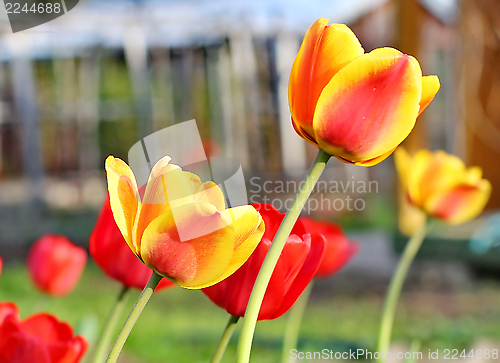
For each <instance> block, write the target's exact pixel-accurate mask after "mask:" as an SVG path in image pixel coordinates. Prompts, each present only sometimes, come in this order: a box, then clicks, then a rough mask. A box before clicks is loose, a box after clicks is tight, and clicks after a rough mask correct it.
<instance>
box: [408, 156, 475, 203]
mask: <svg viewBox="0 0 500 363" xmlns="http://www.w3.org/2000/svg"><path fill="white" fill-rule="evenodd" d="M413 173H414V181H415V182H414V183H413V185H412V187H413V189H412V190H410V196H411V199H412V200H413V201H414V202H415V203H416V204H417V205H418V206H420V207H422V206H423V205H424V203H425V201H426V200H427V199H428V198H429V197H430V196H431V195H433V194H435V193H441V192H442V191H447V190H450V189H451V188H453V187H455V186H456V185H459V184H461V183H462V182H463V180H464V176H465V165H464V163H463V162H462V160H460V158H458V157H457V156H455V155H450V154H447V153H445V152H444V151H437V152H435V153H433V154H428V156H427V157H425V156H424V157H423V158H422V159H420V158H418V157H417V155H416V156H415V166H414V170H413Z"/></svg>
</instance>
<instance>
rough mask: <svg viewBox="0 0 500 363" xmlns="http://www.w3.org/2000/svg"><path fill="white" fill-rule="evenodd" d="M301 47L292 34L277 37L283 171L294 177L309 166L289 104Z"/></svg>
mask: <svg viewBox="0 0 500 363" xmlns="http://www.w3.org/2000/svg"><path fill="white" fill-rule="evenodd" d="M299 47H300V42H299V39H298V38H297V37H295V36H294V35H292V34H281V35H279V36H278V38H277V39H276V68H277V73H278V104H279V120H280V139H281V160H282V166H283V172H285V174H287V175H289V176H292V177H297V176H299V175H303V173H304V170H306V168H307V165H306V164H307V160H306V145H305V143H306V141H304V140H303V139H302V138H300V137H299V136H298V135H297V133H296V132H295V131H294V129H293V127H292V121H291V116H290V108H289V106H288V81H289V79H290V70H291V69H292V64H293V60H294V59H295V56H296V55H297V52H298V50H299Z"/></svg>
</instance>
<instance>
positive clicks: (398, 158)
mask: <svg viewBox="0 0 500 363" xmlns="http://www.w3.org/2000/svg"><path fill="white" fill-rule="evenodd" d="M411 160H412V159H411V156H410V154H408V151H406V149H405V148H404V147H402V146H400V147H398V148H397V149H396V151H395V152H394V163H395V164H396V170H397V172H398V175H399V179H400V180H401V183H402V186H403V189H405V188H406V184H407V180H406V179H407V177H408V169H409V167H410V165H411Z"/></svg>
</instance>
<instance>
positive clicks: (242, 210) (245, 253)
mask: <svg viewBox="0 0 500 363" xmlns="http://www.w3.org/2000/svg"><path fill="white" fill-rule="evenodd" d="M222 214H223V215H224V216H226V218H227V219H228V220H231V221H232V228H233V229H234V234H235V247H234V254H233V257H232V258H231V261H230V262H229V265H228V266H227V268H226V270H225V271H224V273H223V274H222V275H220V276H219V277H218V278H217V279H215V280H214V281H211V282H210V283H209V284H207V285H204V286H202V287H207V286H211V285H214V284H216V283H218V282H219V281H222V280H224V279H226V278H227V277H229V276H231V275H232V274H233V273H234V272H235V271H236V270H238V269H239V268H240V267H241V266H242V265H243V264H244V263H245V262H246V261H247V260H248V258H249V257H250V255H251V254H252V253H253V251H254V250H255V248H256V247H257V245H258V244H259V242H260V240H261V239H262V236H263V235H264V230H265V224H264V220H263V219H262V217H261V216H260V214H259V212H257V211H256V210H255V208H254V207H252V206H251V205H244V206H240V207H234V208H230V209H226V210H225V211H224V212H222Z"/></svg>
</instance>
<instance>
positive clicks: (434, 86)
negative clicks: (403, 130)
mask: <svg viewBox="0 0 500 363" xmlns="http://www.w3.org/2000/svg"><path fill="white" fill-rule="evenodd" d="M440 87H441V84H440V83H439V78H438V76H424V77H422V97H421V98H420V103H419V110H418V114H419V115H420V114H421V113H422V112H424V110H425V109H426V108H427V106H429V104H430V103H431V102H432V100H433V99H434V96H435V95H436V93H437V92H438V91H439V88H440Z"/></svg>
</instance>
